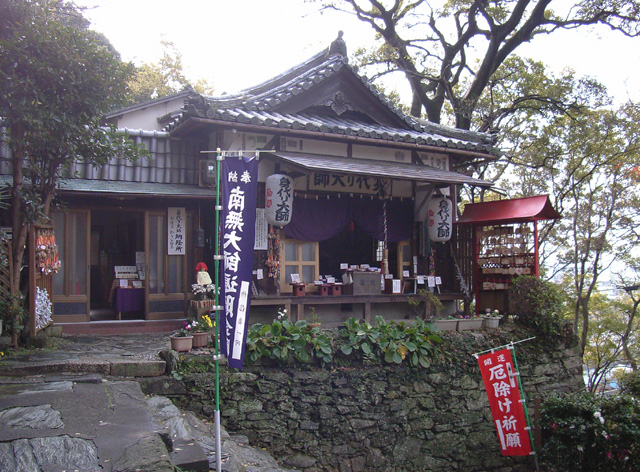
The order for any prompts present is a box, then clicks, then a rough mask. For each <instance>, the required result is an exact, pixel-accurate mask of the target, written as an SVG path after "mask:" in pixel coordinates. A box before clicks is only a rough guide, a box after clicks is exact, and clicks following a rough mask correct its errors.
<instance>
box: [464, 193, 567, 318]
mask: <svg viewBox="0 0 640 472" xmlns="http://www.w3.org/2000/svg"><path fill="white" fill-rule="evenodd" d="M560 217H561V215H560V213H558V212H557V211H556V210H555V209H554V208H553V206H552V205H551V202H550V201H549V196H548V195H537V196H534V197H524V198H515V199H510V200H496V201H491V202H482V203H471V204H467V205H466V206H465V209H464V213H463V215H462V216H461V217H460V219H458V221H456V224H471V225H473V247H474V252H473V267H474V270H473V274H474V277H473V287H474V292H475V296H476V314H477V315H479V314H481V313H484V312H485V310H486V309H487V308H489V309H491V310H492V311H493V310H499V311H500V312H501V313H505V312H507V311H508V308H509V298H508V294H509V286H510V285H511V284H512V282H513V279H515V278H516V277H518V276H520V275H533V276H536V277H538V275H539V266H538V262H539V254H538V249H539V248H538V221H539V220H555V219H558V218H560Z"/></svg>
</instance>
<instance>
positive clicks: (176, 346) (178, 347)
mask: <svg viewBox="0 0 640 472" xmlns="http://www.w3.org/2000/svg"><path fill="white" fill-rule="evenodd" d="M192 347H193V336H171V349H173V350H174V351H178V352H186V351H190V350H191V348H192Z"/></svg>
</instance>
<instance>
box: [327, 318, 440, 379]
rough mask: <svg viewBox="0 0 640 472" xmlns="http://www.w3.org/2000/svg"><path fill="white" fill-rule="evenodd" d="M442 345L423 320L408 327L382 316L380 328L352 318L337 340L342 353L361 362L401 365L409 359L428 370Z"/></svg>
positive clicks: (415, 364) (412, 363)
mask: <svg viewBox="0 0 640 472" xmlns="http://www.w3.org/2000/svg"><path fill="white" fill-rule="evenodd" d="M441 342H442V338H440V336H438V335H437V334H435V333H434V332H433V331H432V330H431V328H430V327H429V326H428V325H427V324H426V323H425V322H424V321H423V320H422V319H416V320H413V321H412V322H411V323H410V324H405V323H396V322H395V321H385V319H384V318H382V317H381V316H376V326H372V325H371V324H369V323H367V322H366V321H363V320H357V319H355V318H349V319H348V320H347V321H345V323H344V329H341V330H339V331H338V339H337V345H338V347H339V349H340V352H341V353H342V354H344V355H346V356H354V357H355V359H359V360H361V361H368V362H380V361H383V362H386V363H388V364H401V363H402V362H403V361H405V360H407V362H408V363H409V365H410V366H412V367H425V368H426V367H429V366H430V365H431V361H432V359H433V358H434V357H435V355H436V354H437V352H438V350H437V345H438V344H440V343H441Z"/></svg>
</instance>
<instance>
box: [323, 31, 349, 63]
mask: <svg viewBox="0 0 640 472" xmlns="http://www.w3.org/2000/svg"><path fill="white" fill-rule="evenodd" d="M343 35H344V32H343V31H338V37H337V38H336V39H335V40H334V41H333V42H332V43H331V46H329V49H328V51H327V54H326V57H331V56H342V57H344V58H345V59H347V43H345V42H344V39H342V36H343Z"/></svg>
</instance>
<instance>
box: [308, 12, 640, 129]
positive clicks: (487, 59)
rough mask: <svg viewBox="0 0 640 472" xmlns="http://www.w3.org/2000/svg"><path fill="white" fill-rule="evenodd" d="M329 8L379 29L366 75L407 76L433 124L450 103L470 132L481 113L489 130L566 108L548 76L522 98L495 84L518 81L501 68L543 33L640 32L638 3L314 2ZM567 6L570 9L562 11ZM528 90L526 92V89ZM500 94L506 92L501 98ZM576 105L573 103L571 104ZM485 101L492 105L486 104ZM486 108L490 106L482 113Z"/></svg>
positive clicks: (414, 107) (421, 112)
mask: <svg viewBox="0 0 640 472" xmlns="http://www.w3.org/2000/svg"><path fill="white" fill-rule="evenodd" d="M310 1H315V2H317V3H320V4H321V5H322V8H323V9H330V10H339V11H345V12H348V13H350V14H355V15H356V16H357V17H358V18H359V19H360V20H361V21H363V22H365V23H366V24H368V25H369V26H371V27H372V29H373V31H374V34H375V41H374V42H372V43H371V45H370V46H369V48H370V49H369V50H368V51H358V53H357V56H356V58H357V59H358V60H359V63H360V64H361V65H365V66H366V68H367V75H369V76H370V77H373V79H377V78H379V77H383V76H385V75H388V74H392V73H394V72H400V73H401V75H403V76H404V77H405V78H406V80H407V82H408V84H407V85H409V86H410V87H411V91H412V100H411V112H412V114H413V115H414V116H421V117H422V116H425V115H426V118H427V119H428V120H429V121H432V122H435V123H441V122H444V121H445V118H446V117H445V116H443V115H444V110H445V109H446V106H447V105H448V106H449V107H450V109H451V110H452V113H453V115H454V117H455V126H456V127H457V128H461V129H470V127H471V124H472V120H473V119H474V115H475V114H478V112H484V111H488V113H486V114H484V116H483V117H482V118H481V120H482V121H483V129H485V130H490V129H496V128H497V127H498V126H499V125H500V120H501V119H503V118H504V117H505V116H507V115H508V114H509V113H512V112H516V111H518V110H523V109H524V108H527V107H530V108H536V107H539V106H541V108H542V112H543V113H544V109H549V108H548V106H550V107H552V108H557V109H560V110H562V109H563V108H564V105H562V103H561V102H558V101H556V100H555V99H556V96H555V94H556V92H557V90H550V91H549V94H548V95H547V92H546V84H545V83H544V81H541V83H540V84H539V85H540V86H539V87H538V86H537V84H535V82H531V83H529V84H527V83H520V84H516V86H515V87H513V89H514V90H518V92H519V93H518V94H517V96H515V97H509V96H508V94H507V93H505V91H504V90H501V89H500V88H496V87H495V83H496V82H499V81H501V80H505V81H506V82H507V86H508V84H509V82H510V81H511V80H512V79H511V77H510V76H509V75H505V74H504V72H506V73H507V74H508V72H509V70H508V69H509V68H512V67H513V65H511V64H506V66H507V67H506V68H505V69H506V70H505V69H503V70H502V71H499V68H500V67H501V66H502V65H503V64H505V62H506V61H507V60H508V59H509V58H511V57H512V56H513V54H514V52H517V50H518V49H519V48H520V46H522V45H523V44H527V43H529V42H532V43H534V44H535V40H536V37H538V36H544V35H548V34H554V33H555V32H557V31H558V30H562V29H563V28H565V29H573V28H576V27H587V25H607V26H609V27H610V28H612V29H615V30H618V31H621V32H622V33H623V34H627V35H629V36H636V35H638V33H639V22H638V15H637V11H638V2H637V1H636V0H633V1H630V2H618V1H616V0H603V1H599V0H598V1H595V0H585V1H584V2H580V3H576V4H575V8H572V9H570V10H567V14H566V16H565V15H563V16H562V17H561V16H558V15H555V14H553V9H554V8H553V7H554V5H556V4H557V3H558V1H557V0H556V1H553V0H549V1H548V2H545V3H539V2H535V1H533V0H523V1H519V2H482V3H478V2H474V1H468V0H461V1H458V0H454V1H447V2H445V3H444V4H443V3H438V4H434V3H433V2H420V1H416V2H400V1H396V2H380V1H377V0H368V1H367V0H344V1H341V2H334V1H331V0H310ZM563 11H564V9H563ZM494 91H495V93H496V96H497V95H502V96H503V97H505V96H506V98H507V100H504V101H500V102H499V103H497V102H496V103H493V104H492V105H491V106H490V107H489V110H487V109H486V108H484V107H482V106H479V101H480V99H481V97H482V96H483V94H484V98H483V99H484V100H485V101H487V100H489V101H490V100H492V98H490V96H491V94H492V93H493V92H494ZM520 92H521V93H520ZM496 98H498V99H500V98H501V97H496ZM569 103H570V102H569ZM485 105H486V103H485ZM483 108H484V110H483Z"/></svg>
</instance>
